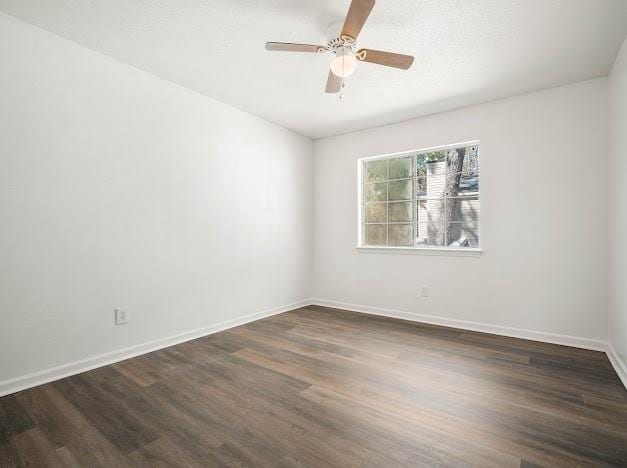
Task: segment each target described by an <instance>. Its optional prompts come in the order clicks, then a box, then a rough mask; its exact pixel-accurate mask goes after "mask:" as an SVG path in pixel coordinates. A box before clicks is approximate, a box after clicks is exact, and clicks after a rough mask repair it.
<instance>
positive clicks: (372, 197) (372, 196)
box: [366, 182, 388, 202]
mask: <svg viewBox="0 0 627 468" xmlns="http://www.w3.org/2000/svg"><path fill="white" fill-rule="evenodd" d="M387 199H388V183H387V182H382V183H376V184H366V201H367V202H372V201H386V200H387Z"/></svg>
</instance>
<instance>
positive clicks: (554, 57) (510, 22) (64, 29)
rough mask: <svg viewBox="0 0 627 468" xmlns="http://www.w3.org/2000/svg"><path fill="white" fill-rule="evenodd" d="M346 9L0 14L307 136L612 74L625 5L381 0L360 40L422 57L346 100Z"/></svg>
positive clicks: (45, 4)
mask: <svg viewBox="0 0 627 468" xmlns="http://www.w3.org/2000/svg"><path fill="white" fill-rule="evenodd" d="M348 5H349V0H99V1H98V0H45V1H44V0H0V10H2V11H4V12H6V13H8V14H11V15H13V16H16V17H18V18H20V19H23V20H25V21H28V22H30V23H32V24H35V25H37V26H40V27H42V28H44V29H47V30H49V31H51V32H53V33H56V34H58V35H60V36H63V37H66V38H68V39H71V40H73V41H75V42H78V43H80V44H82V45H85V46H87V47H89V48H92V49H94V50H97V51H99V52H102V53H104V54H106V55H109V56H111V57H113V58H116V59H118V60H120V61H123V62H126V63H128V64H131V65H133V66H135V67H138V68H140V69H143V70H146V71H148V72H151V73H153V74H155V75H158V76H161V77H163V78H166V79H168V80H171V81H173V82H176V83H179V84H181V85H183V86H186V87H188V88H191V89H194V90H196V91H199V92H200V93H203V94H206V95H208V96H211V97H214V98H216V99H219V100H221V101H223V102H226V103H228V104H231V105H234V106H236V107H238V108H241V109H243V110H246V111H248V112H251V113H253V114H256V115H258V116H261V117H263V118H265V119H267V120H270V121H272V122H276V123H278V124H280V125H283V126H284V127H287V128H290V129H293V130H295V131H297V132H300V133H302V134H304V135H308V136H310V137H313V138H318V137H323V136H328V135H334V134H338V133H344V132H347V131H351V130H356V129H361V128H367V127H372V126H376V125H381V124H385V123H391V122H395V121H399V120H405V119H408V118H412V117H417V116H420V115H425V114H429V113H433V112H439V111H443V110H449V109H452V108H456V107H460V106H464V105H468V104H473V103H478V102H484V101H487V100H492V99H496V98H500V97H505V96H511V95H515V94H520V93H524V92H527V91H532V90H537V89H541V88H546V87H551V86H557V85H561V84H566V83H570V82H575V81H580V80H585V79H589V78H594V77H599V76H604V75H607V73H608V71H609V70H610V68H611V65H612V63H613V60H614V57H615V56H616V53H617V51H618V49H619V47H620V44H621V42H622V40H623V38H624V37H625V34H626V33H627V0H377V4H376V5H375V7H374V10H373V12H372V15H371V16H370V19H369V21H368V22H367V23H366V26H365V27H364V30H363V31H362V34H361V36H360V38H359V45H360V46H362V47H370V48H374V49H380V50H389V51H396V52H401V53H406V54H412V55H415V56H416V61H415V62H414V66H413V67H412V68H411V69H410V70H409V71H407V72H404V71H400V70H396V69H390V68H384V67H379V66H376V65H373V64H369V63H361V64H360V65H359V67H358V69H357V71H356V72H355V73H354V74H353V75H352V76H351V77H350V78H349V80H348V82H347V88H346V89H345V91H344V99H343V100H342V101H341V102H340V101H339V99H338V97H337V95H327V94H325V93H324V84H325V82H326V77H327V73H328V63H329V62H330V58H329V57H328V56H325V55H319V56H318V55H314V54H295V53H278V52H274V53H271V52H266V51H265V50H264V43H265V42H266V41H269V40H272V41H285V42H305V43H322V41H323V35H324V31H325V29H326V26H327V25H328V24H330V23H332V22H334V21H338V20H342V19H343V18H344V16H345V14H346V11H347V9H348Z"/></svg>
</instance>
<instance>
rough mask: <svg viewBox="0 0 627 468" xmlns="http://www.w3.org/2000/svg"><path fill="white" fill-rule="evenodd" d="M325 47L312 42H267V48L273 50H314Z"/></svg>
mask: <svg viewBox="0 0 627 468" xmlns="http://www.w3.org/2000/svg"><path fill="white" fill-rule="evenodd" d="M321 48H322V49H324V47H322V46H317V45H312V44H292V43H291V42H266V50H270V51H272V52H313V53H317V52H318V50H320V49H321Z"/></svg>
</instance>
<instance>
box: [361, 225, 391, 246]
mask: <svg viewBox="0 0 627 468" xmlns="http://www.w3.org/2000/svg"><path fill="white" fill-rule="evenodd" d="M386 244H387V225H386V224H364V245H386Z"/></svg>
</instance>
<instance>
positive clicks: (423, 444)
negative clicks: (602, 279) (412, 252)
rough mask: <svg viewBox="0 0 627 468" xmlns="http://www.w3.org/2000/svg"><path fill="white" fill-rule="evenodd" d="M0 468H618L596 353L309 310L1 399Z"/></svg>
mask: <svg viewBox="0 0 627 468" xmlns="http://www.w3.org/2000/svg"><path fill="white" fill-rule="evenodd" d="M0 466H2V467H14V466H15V467H17V466H81V467H83V466H90V467H91V466H107V467H123V466H140V467H143V466H159V467H165V466H173V467H179V466H185V467H193V466H254V467H327V466H329V467H386V468H391V467H397V466H411V467H415V466H430V467H431V466H455V467H459V466H481V467H489V466H498V467H510V466H511V467H519V466H520V467H535V466H627V391H626V390H625V388H624V387H623V386H622V384H621V383H620V381H619V379H618V377H617V376H616V374H615V372H614V370H613V369H612V367H611V365H610V363H609V362H608V360H607V358H606V356H605V355H604V354H603V353H599V352H592V351H585V350H580V349H575V348H568V347H563V346H556V345H548V344H542V343H537V342H532V341H524V340H519V339H514V338H505V337H499V336H494V335H486V334H481V333H474V332H467V331H462V330H456V329H451V328H444V327H436V326H429V325H423V324H416V323H411V322H405V321H401V320H394V319H387V318H381V317H375V316H369V315H365V314H355V313H351V312H346V311H341V310H334V309H325V308H322V307H316V306H312V307H308V308H304V309H299V310H295V311H292V312H288V313H284V314H281V315H277V316H273V317H270V318H267V319H264V320H260V321H257V322H253V323H250V324H247V325H244V326H241V327H238V328H234V329H231V330H228V331H224V332H221V333H217V334H215V335H211V336H208V337H204V338H200V339H197V340H194V341H190V342H187V343H183V344H180V345H177V346H173V347H171V348H167V349H164V350H161V351H157V352H154V353H150V354H147V355H144V356H140V357H137V358H134V359H130V360H127V361H124V362H121V363H118V364H114V365H111V366H107V367H102V368H100V369H96V370H93V371H90V372H86V373H83V374H80V375H76V376H73V377H69V378H66V379H63V380H59V381H57V382H53V383H50V384H47V385H42V386H40V387H36V388H33V389H30V390H25V391H22V392H19V393H17V394H14V395H9V396H6V397H3V398H0Z"/></svg>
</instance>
